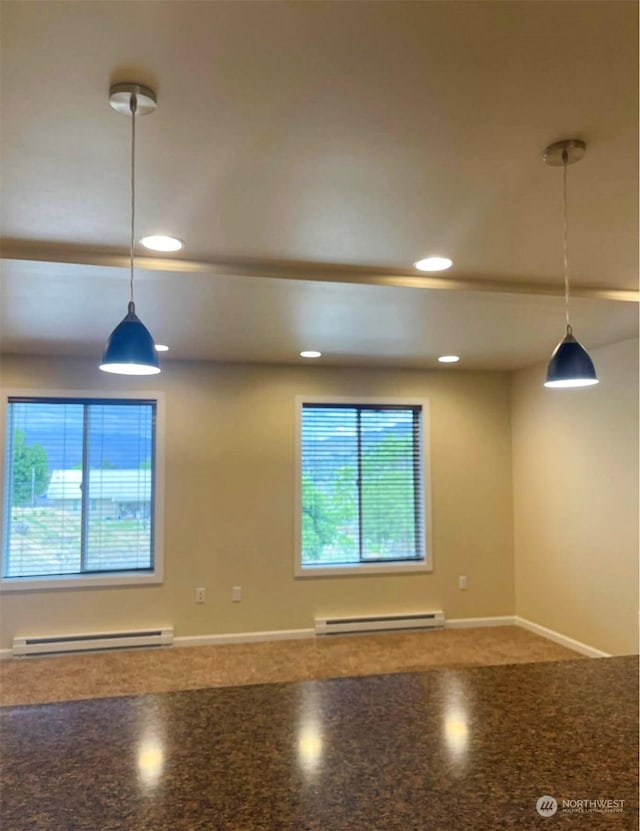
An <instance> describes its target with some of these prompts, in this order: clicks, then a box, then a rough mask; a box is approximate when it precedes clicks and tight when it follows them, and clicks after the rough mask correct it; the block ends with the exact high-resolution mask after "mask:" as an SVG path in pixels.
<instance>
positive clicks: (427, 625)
mask: <svg viewBox="0 0 640 831" xmlns="http://www.w3.org/2000/svg"><path fill="white" fill-rule="evenodd" d="M315 623H316V635H338V634H343V633H345V632H392V631H397V630H402V629H404V630H406V629H439V628H441V627H443V626H444V614H443V612H421V613H419V614H413V615H376V616H375V617H341V618H316V619H315Z"/></svg>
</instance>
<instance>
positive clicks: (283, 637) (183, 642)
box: [173, 629, 316, 646]
mask: <svg viewBox="0 0 640 831" xmlns="http://www.w3.org/2000/svg"><path fill="white" fill-rule="evenodd" d="M315 634H316V633H315V630H314V629H279V630H272V631H268V632H231V633H228V634H226V635H181V636H179V637H177V638H174V639H173V645H174V646H211V645H214V644H221V643H252V642H254V641H294V640H299V639H301V638H314V637H315Z"/></svg>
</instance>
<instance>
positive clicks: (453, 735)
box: [444, 710, 469, 757]
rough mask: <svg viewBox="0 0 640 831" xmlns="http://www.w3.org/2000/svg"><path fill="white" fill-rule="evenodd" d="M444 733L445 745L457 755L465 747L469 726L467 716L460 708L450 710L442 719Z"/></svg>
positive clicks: (464, 749)
mask: <svg viewBox="0 0 640 831" xmlns="http://www.w3.org/2000/svg"><path fill="white" fill-rule="evenodd" d="M444 735H445V739H446V741H447V747H448V748H449V750H450V751H451V753H452V754H453V756H455V757H457V756H459V755H461V754H463V753H464V752H465V751H466V749H467V741H468V739H469V727H468V725H467V717H466V715H465V713H464V712H463V711H461V710H450V711H449V712H447V714H446V716H445V720H444Z"/></svg>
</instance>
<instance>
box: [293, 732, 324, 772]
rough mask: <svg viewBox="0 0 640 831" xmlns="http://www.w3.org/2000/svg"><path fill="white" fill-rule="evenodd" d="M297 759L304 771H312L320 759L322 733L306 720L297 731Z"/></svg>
mask: <svg viewBox="0 0 640 831" xmlns="http://www.w3.org/2000/svg"><path fill="white" fill-rule="evenodd" d="M298 759H299V760H300V765H301V767H302V769H303V770H304V771H305V772H306V773H313V772H314V771H315V770H316V768H317V767H318V765H319V764H320V760H321V759H322V735H321V734H320V729H319V727H318V725H317V724H315V723H314V722H307V723H306V724H303V725H302V726H301V727H300V730H299V732H298Z"/></svg>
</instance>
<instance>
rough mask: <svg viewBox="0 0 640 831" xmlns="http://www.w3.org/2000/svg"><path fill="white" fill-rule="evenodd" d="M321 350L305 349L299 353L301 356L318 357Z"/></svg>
mask: <svg viewBox="0 0 640 831" xmlns="http://www.w3.org/2000/svg"><path fill="white" fill-rule="evenodd" d="M321 355H322V352H316V351H315V350H314V349H307V350H305V351H304V352H301V353H300V357H301V358H320V357H321Z"/></svg>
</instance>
